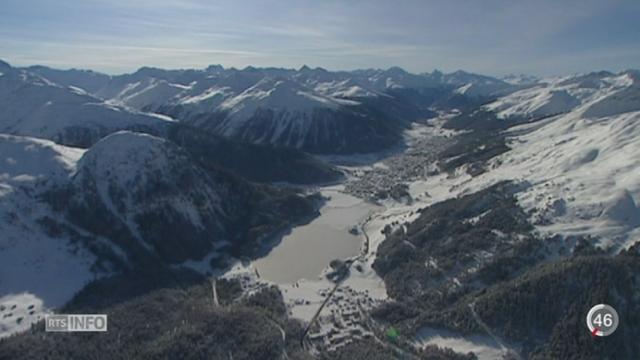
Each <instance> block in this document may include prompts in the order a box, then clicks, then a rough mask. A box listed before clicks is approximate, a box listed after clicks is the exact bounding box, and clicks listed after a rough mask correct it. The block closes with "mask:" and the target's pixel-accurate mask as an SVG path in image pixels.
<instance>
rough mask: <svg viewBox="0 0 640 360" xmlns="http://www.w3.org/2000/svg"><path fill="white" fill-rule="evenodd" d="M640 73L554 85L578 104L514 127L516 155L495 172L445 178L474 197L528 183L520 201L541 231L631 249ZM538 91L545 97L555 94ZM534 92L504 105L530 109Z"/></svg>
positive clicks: (498, 161)
mask: <svg viewBox="0 0 640 360" xmlns="http://www.w3.org/2000/svg"><path fill="white" fill-rule="evenodd" d="M633 75H634V73H633V72H625V73H621V74H618V75H610V74H605V76H593V75H590V76H586V77H585V76H583V77H579V78H570V79H566V78H565V79H560V80H557V81H554V82H553V83H552V84H551V85H547V87H554V88H556V89H558V91H565V92H566V93H567V95H568V96H571V97H572V99H575V101H577V102H578V104H577V105H575V106H568V107H566V108H565V109H563V110H564V111H566V113H565V114H561V115H556V116H552V117H549V118H546V119H544V120H540V121H538V122H534V123H529V124H525V125H520V126H517V127H513V128H511V129H510V130H508V132H507V135H508V136H509V146H510V147H511V150H510V151H508V152H506V153H504V154H503V155H500V156H498V157H497V158H494V159H492V161H491V162H490V165H489V169H491V170H490V171H487V172H486V173H484V174H481V175H479V176H476V177H473V178H472V177H470V176H468V175H466V174H462V175H459V176H458V177H456V178H455V179H454V180H452V181H451V182H449V180H445V179H439V181H444V182H445V184H448V185H450V186H453V188H455V189H458V190H457V191H463V192H470V191H474V190H478V189H481V188H484V187H486V186H487V185H489V184H493V183H495V182H497V181H501V180H515V181H516V182H519V183H521V184H522V186H523V190H522V191H520V192H519V193H518V195H517V196H518V199H519V201H520V203H521V204H522V205H523V206H524V207H525V208H526V209H527V210H528V211H530V213H531V215H532V220H533V222H534V223H535V224H536V225H537V226H538V227H539V229H541V230H543V231H545V232H547V231H548V232H551V233H561V234H573V235H594V236H598V237H599V238H600V240H601V241H602V243H603V244H604V245H607V246H608V245H611V246H614V247H616V248H620V247H626V246H629V245H630V244H631V243H632V242H633V241H635V240H637V236H638V235H640V207H639V206H638V205H637V204H638V202H639V201H640V171H638V169H640V141H638V139H640V111H638V110H637V109H640V108H639V106H640V99H639V98H638V97H637V95H636V91H637V80H635V79H637V78H634V76H633ZM560 89H562V90H560ZM539 90H540V91H538V93H537V94H538V95H540V94H543V93H548V92H547V90H548V89H546V88H539ZM531 91H534V92H535V91H536V90H533V89H531V90H526V91H523V92H520V93H519V94H517V93H514V94H512V95H509V96H507V97H505V98H503V99H501V100H498V102H501V103H502V104H506V101H505V99H507V100H508V101H509V102H512V104H513V105H512V106H511V107H509V108H508V109H507V110H505V111H511V110H515V109H524V108H525V105H530V104H531V102H530V101H529V100H531V98H529V97H525V96H523V94H524V93H526V94H529V93H530V92H531ZM514 95H515V96H514ZM516 99H522V101H523V103H516V102H515V101H516ZM492 105H494V104H492ZM547 105H548V103H547ZM540 108H542V107H538V109H540ZM548 108H549V107H547V109H548ZM629 110H632V111H629ZM507 113H508V112H504V113H503V114H505V115H506V114H507ZM522 113H523V112H520V113H519V114H522ZM434 181H435V180H434ZM457 191H456V193H457Z"/></svg>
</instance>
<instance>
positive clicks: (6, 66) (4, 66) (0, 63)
mask: <svg viewBox="0 0 640 360" xmlns="http://www.w3.org/2000/svg"><path fill="white" fill-rule="evenodd" d="M3 69H5V70H6V69H11V65H9V63H8V62H6V61H4V60H2V59H0V70H3Z"/></svg>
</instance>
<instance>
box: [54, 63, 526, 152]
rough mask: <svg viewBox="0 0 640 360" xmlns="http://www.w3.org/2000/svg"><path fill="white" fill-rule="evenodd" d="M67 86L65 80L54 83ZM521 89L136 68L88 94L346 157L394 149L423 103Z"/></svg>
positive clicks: (461, 81) (405, 78) (436, 79)
mask: <svg viewBox="0 0 640 360" xmlns="http://www.w3.org/2000/svg"><path fill="white" fill-rule="evenodd" d="M48 71H49V72H51V70H48ZM64 74H66V73H64V72H57V73H55V74H54V75H55V76H56V77H57V78H59V77H60V76H63V75H64ZM78 74H79V73H77V72H75V73H73V75H78ZM80 74H81V73H80ZM88 75H90V73H87V76H88ZM72 81H74V78H73V77H72V76H71V74H70V75H69V79H66V80H65V81H61V82H64V83H68V82H72ZM89 81H90V79H85V80H83V82H84V83H87V82H89ZM78 86H80V82H79V81H78ZM521 88H522V86H521V85H517V86H516V85H511V84H508V83H506V82H504V81H501V80H499V79H496V78H492V77H489V76H483V75H478V74H472V73H467V72H463V71H458V72H455V73H451V74H443V73H441V72H438V71H434V72H433V73H424V74H411V73H409V72H406V71H404V70H403V69H401V68H398V67H392V68H389V69H368V70H356V71H328V70H325V69H322V68H315V69H311V68H309V67H307V66H303V67H301V68H300V69H298V70H294V69H283V68H254V67H247V68H244V69H241V70H238V69H233V68H232V69H224V68H222V67H221V66H210V67H208V68H207V69H204V70H162V69H156V68H141V69H140V70H138V71H136V72H135V73H132V74H125V75H119V76H112V77H110V78H109V79H108V81H107V82H106V83H105V84H104V86H103V87H102V88H100V89H98V90H96V91H93V94H94V95H95V96H97V97H99V98H101V99H103V100H105V101H107V102H108V103H110V104H113V105H120V106H126V107H131V108H134V109H137V110H143V111H151V112H159V113H163V114H166V115H170V116H171V117H174V118H176V119H178V120H181V121H184V122H187V123H189V124H196V125H197V126H202V127H204V128H206V129H208V130H210V131H214V132H215V133H217V134H221V135H224V136H227V137H229V138H232V139H237V140H241V141H248V142H253V143H258V144H271V145H277V146H285V147H292V148H297V149H302V150H305V151H309V152H316V153H353V152H371V151H376V150H380V149H383V148H385V147H389V146H391V145H393V144H394V143H396V142H397V141H398V140H399V139H400V132H401V131H402V129H403V128H405V127H406V125H407V124H408V123H410V122H411V121H416V120H421V119H426V118H429V117H432V116H433V114H434V112H433V111H432V110H431V109H430V107H440V108H450V107H451V106H458V105H460V106H468V105H469V104H472V105H473V104H477V103H483V102H486V101H487V100H492V99H494V98H496V97H497V96H501V95H504V94H507V93H509V92H512V91H515V90H518V89H521Z"/></svg>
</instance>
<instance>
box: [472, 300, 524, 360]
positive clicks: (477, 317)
mask: <svg viewBox="0 0 640 360" xmlns="http://www.w3.org/2000/svg"><path fill="white" fill-rule="evenodd" d="M469 310H471V315H472V317H473V320H475V322H476V323H477V324H478V326H480V327H481V328H482V329H483V330H484V331H485V332H486V333H487V335H489V336H490V337H491V338H492V339H493V341H495V342H496V344H498V346H500V349H502V352H503V354H504V355H511V357H513V358H516V359H518V360H522V358H521V357H520V354H518V353H516V352H515V351H513V350H511V349H509V348H508V347H507V346H506V345H505V344H504V342H503V341H502V339H500V338H499V337H498V336H497V335H496V334H495V333H494V332H493V331H492V330H491V328H490V327H489V325H487V324H486V323H485V322H484V321H482V319H481V318H480V315H478V313H477V312H476V309H475V303H470V304H469Z"/></svg>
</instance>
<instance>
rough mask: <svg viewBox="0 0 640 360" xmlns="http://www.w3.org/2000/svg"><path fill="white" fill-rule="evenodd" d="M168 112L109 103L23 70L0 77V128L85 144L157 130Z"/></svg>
mask: <svg viewBox="0 0 640 360" xmlns="http://www.w3.org/2000/svg"><path fill="white" fill-rule="evenodd" d="M169 123H170V121H169V120H168V118H167V117H163V116H154V115H148V114H143V113H136V112H131V111H128V110H126V109H124V108H121V107H117V106H113V105H108V104H106V103H104V102H102V101H101V100H98V99H96V98H95V97H93V96H91V95H89V94H87V93H85V92H84V91H83V90H80V89H77V88H65V87H62V86H59V85H57V84H54V83H52V82H50V81H48V80H45V79H43V78H41V77H40V76H38V75H34V74H32V73H29V72H27V71H23V70H15V69H13V70H11V71H9V72H7V73H5V74H4V75H2V76H0V132H3V133H10V134H16V135H25V136H34V137H40V138H45V139H50V140H53V141H55V142H57V143H60V144H67V145H75V146H84V147H87V146H89V145H91V144H92V143H94V142H95V141H97V140H98V139H100V138H101V137H103V136H105V135H107V134H109V133H111V132H114V131H117V130H120V129H138V130H143V131H149V132H152V133H162V132H163V131H165V129H166V127H167V125H168V124H169Z"/></svg>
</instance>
